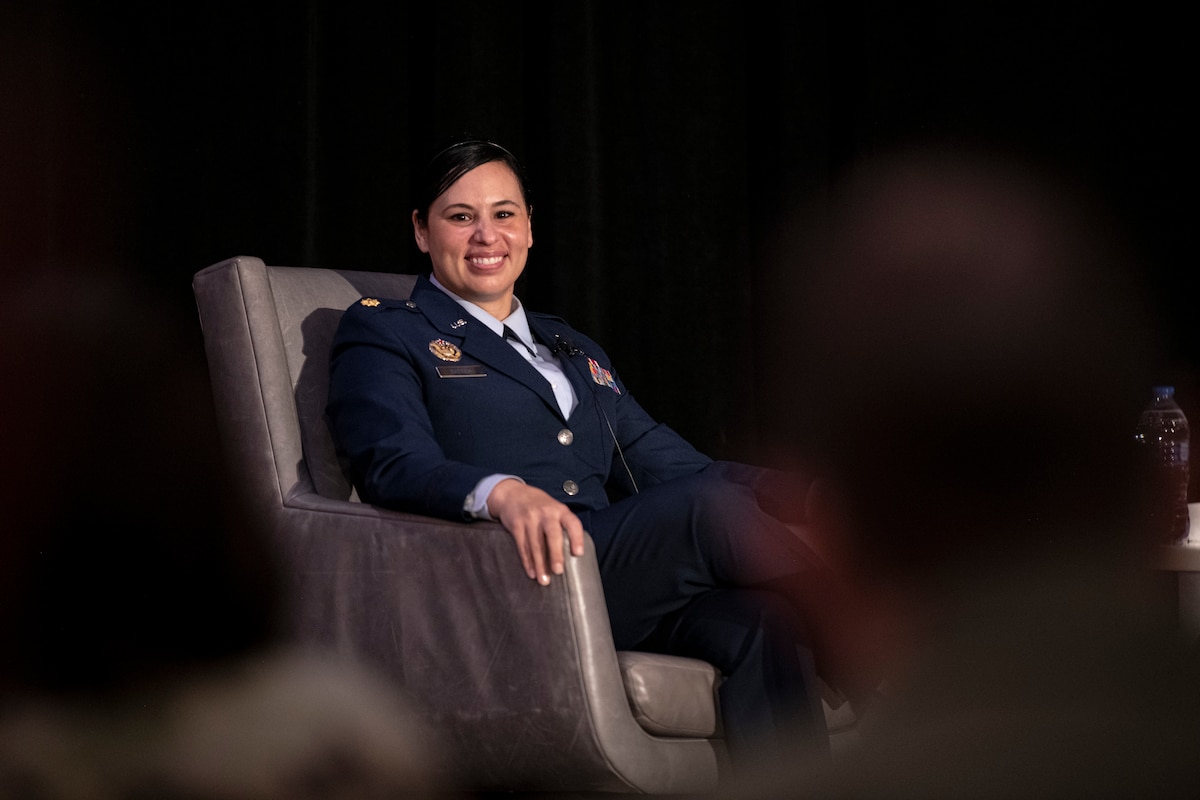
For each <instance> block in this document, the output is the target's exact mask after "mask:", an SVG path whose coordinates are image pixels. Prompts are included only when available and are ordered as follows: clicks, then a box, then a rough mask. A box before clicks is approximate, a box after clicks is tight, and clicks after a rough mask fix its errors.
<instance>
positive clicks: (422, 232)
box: [412, 208, 429, 253]
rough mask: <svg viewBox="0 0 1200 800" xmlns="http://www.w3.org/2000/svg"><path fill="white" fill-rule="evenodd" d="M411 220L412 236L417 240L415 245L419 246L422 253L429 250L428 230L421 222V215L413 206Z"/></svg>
mask: <svg viewBox="0 0 1200 800" xmlns="http://www.w3.org/2000/svg"><path fill="white" fill-rule="evenodd" d="M412 222H413V238H414V239H416V240H417V247H419V248H420V249H421V252H422V253H428V252H429V231H428V230H427V229H426V227H425V225H424V223H422V222H421V215H420V214H418V213H417V210H416V209H415V208H414V209H413V212H412Z"/></svg>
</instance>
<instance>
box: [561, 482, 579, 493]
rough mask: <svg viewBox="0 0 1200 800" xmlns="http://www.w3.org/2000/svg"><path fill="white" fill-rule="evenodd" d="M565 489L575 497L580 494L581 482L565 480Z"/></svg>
mask: <svg viewBox="0 0 1200 800" xmlns="http://www.w3.org/2000/svg"><path fill="white" fill-rule="evenodd" d="M563 491H564V492H566V493H567V494H568V495H570V496H571V497H574V496H575V495H577V494H579V484H578V483H576V482H575V481H563Z"/></svg>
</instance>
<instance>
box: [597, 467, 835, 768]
mask: <svg viewBox="0 0 1200 800" xmlns="http://www.w3.org/2000/svg"><path fill="white" fill-rule="evenodd" d="M800 501H802V499H800V498H798V502H800ZM580 518H581V520H582V521H583V524H584V528H585V529H586V530H587V531H588V532H589V533H590V534H591V535H592V538H593V540H594V541H595V545H596V553H597V558H598V560H599V564H600V576H601V579H602V582H603V584H604V592H605V598H606V601H607V604H608V612H609V618H610V620H611V623H612V629H613V638H614V640H615V642H616V646H617V648H618V649H620V650H641V651H645V652H658V653H668V654H671V655H679V656H688V657H691V658H699V659H703V660H704V661H707V662H709V663H711V664H713V665H714V666H715V667H716V668H717V669H719V670H720V671H721V673H722V675H723V681H722V683H721V685H720V687H719V689H718V698H719V702H720V708H721V718H722V723H723V725H724V729H725V736H726V741H727V744H728V746H729V749H730V754H731V757H732V758H733V759H734V762H735V765H736V764H737V763H739V762H741V763H746V762H748V761H750V760H754V759H764V758H771V757H773V756H774V755H778V756H780V757H788V756H791V757H795V756H796V755H798V753H799V748H812V747H816V748H819V749H825V748H827V746H828V745H827V736H826V731H825V717H824V712H823V710H822V705H821V698H820V691H819V683H818V680H817V677H816V668H815V664H814V655H813V643H812V637H811V635H810V627H809V625H808V624H807V622H806V619H805V614H806V610H807V609H806V605H807V604H808V603H810V602H812V599H811V589H812V586H813V585H816V584H819V583H820V578H819V573H820V572H821V571H822V568H821V567H820V566H819V561H818V559H817V558H816V556H815V555H814V554H813V552H812V551H811V550H810V549H809V548H808V546H807V545H805V544H804V543H803V542H802V541H800V539H799V538H797V536H796V535H795V533H794V532H793V531H792V530H791V529H789V528H788V527H787V526H786V525H784V524H783V523H781V522H779V521H778V520H777V519H775V518H774V517H772V516H770V515H769V514H767V513H765V512H764V511H763V510H762V509H761V508H760V507H759V504H758V501H757V500H756V498H755V495H754V492H753V490H751V489H750V488H749V487H747V486H743V485H741V484H737V483H733V482H730V481H727V480H724V479H722V478H721V477H720V476H719V475H714V474H711V473H709V472H704V473H700V474H697V475H694V476H690V477H688V478H682V479H678V480H674V481H670V482H668V483H663V484H659V485H657V486H653V487H650V488H647V489H644V490H642V492H641V493H640V494H637V495H635V496H633V497H630V498H627V499H624V500H621V501H619V502H617V503H614V504H613V505H612V506H609V507H608V508H604V509H600V510H597V511H585V512H583V513H581V514H580Z"/></svg>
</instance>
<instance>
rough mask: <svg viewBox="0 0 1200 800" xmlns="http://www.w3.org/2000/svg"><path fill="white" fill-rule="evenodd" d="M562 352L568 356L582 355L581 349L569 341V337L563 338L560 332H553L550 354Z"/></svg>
mask: <svg viewBox="0 0 1200 800" xmlns="http://www.w3.org/2000/svg"><path fill="white" fill-rule="evenodd" d="M559 353H563V354H564V355H566V356H567V357H568V358H570V357H571V356H578V355H583V351H582V350H580V349H579V348H578V347H576V346H575V345H573V344H572V343H571V340H570V339H564V338H563V337H562V336H561V335H560V334H557V333H556V334H554V344H553V345H552V346H551V347H550V354H551V355H555V356H556V355H558V354H559Z"/></svg>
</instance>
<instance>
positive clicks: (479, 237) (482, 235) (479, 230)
mask: <svg viewBox="0 0 1200 800" xmlns="http://www.w3.org/2000/svg"><path fill="white" fill-rule="evenodd" d="M471 238H473V239H475V241H477V242H491V241H494V240H495V239H496V227H495V225H493V224H492V221H491V220H490V219H485V218H481V219H479V220H478V221H477V222H476V223H475V232H474V233H473V234H472V237H471Z"/></svg>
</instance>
